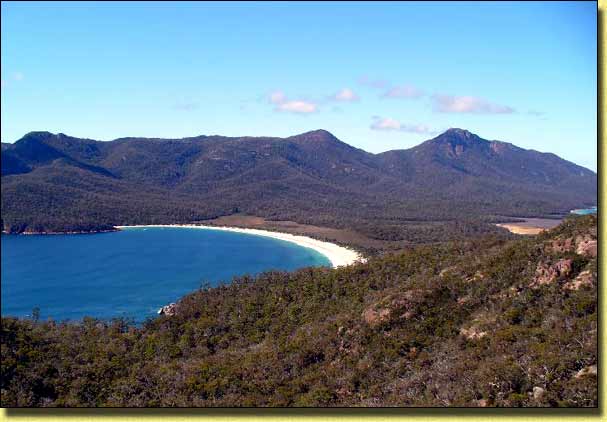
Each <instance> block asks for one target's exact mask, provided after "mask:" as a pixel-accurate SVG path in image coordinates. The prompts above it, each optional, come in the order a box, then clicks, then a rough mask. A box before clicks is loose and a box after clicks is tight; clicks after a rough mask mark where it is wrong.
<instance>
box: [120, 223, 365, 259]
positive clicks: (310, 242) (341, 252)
mask: <svg viewBox="0 0 607 422" xmlns="http://www.w3.org/2000/svg"><path fill="white" fill-rule="evenodd" d="M146 227H181V228H188V229H202V230H222V231H229V232H236V233H243V234H251V235H256V236H265V237H271V238H273V239H279V240H285V241H287V242H291V243H295V244H296V245H299V246H303V247H304V248H310V249H313V250H315V251H316V252H318V253H320V254H322V255H324V256H326V257H327V259H329V261H330V262H331V265H332V266H333V268H337V267H343V266H347V265H352V264H354V263H356V262H364V261H365V259H364V258H363V257H362V256H361V255H360V254H359V253H358V252H356V251H354V250H352V249H348V248H346V247H343V246H339V245H336V244H334V243H330V242H323V241H321V240H317V239H312V238H311V237H307V236H297V235H294V234H290V233H281V232H272V231H268V230H259V229H244V228H240V227H221V226H202V225H193V224H150V225H133V226H116V228H117V229H127V228H146Z"/></svg>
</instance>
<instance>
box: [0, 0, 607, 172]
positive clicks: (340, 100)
mask: <svg viewBox="0 0 607 422" xmlns="http://www.w3.org/2000/svg"><path fill="white" fill-rule="evenodd" d="M1 8H2V10H1V12H2V13H1V44H2V45H1V69H0V70H1V72H0V73H1V79H2V88H1V139H2V141H3V142H14V141H16V140H18V139H19V138H21V137H22V136H23V135H24V134H26V133H27V132H30V131H38V130H44V131H50V132H53V133H59V132H61V133H65V134H68V135H71V136H76V137H83V138H90V139H97V140H104V141H109V140H112V139H116V138H119V137H126V136H144V137H168V138H181V137H187V136H197V135H212V134H219V135H226V136H279V137H285V136H291V135H295V134H298V133H302V132H307V131H310V130H315V129H326V130H328V131H330V132H331V133H333V134H334V135H335V136H337V137H338V138H339V139H341V140H342V141H344V142H347V143H349V144H350V145H353V146H355V147H358V148H362V149H364V150H366V151H369V152H373V153H378V152H383V151H387V150H391V149H404V148H410V147H412V146H415V145H417V144H419V143H421V142H423V141H425V140H427V139H430V138H433V137H434V136H436V135H437V134H439V133H441V132H442V131H444V130H446V129H448V128H450V127H459V128H464V129H468V130H470V131H471V132H473V133H476V134H477V135H479V136H481V137H482V138H485V139H489V140H502V141H507V142H511V143H513V144H515V145H518V146H520V147H523V148H528V149H535V150H538V151H542V152H553V153H555V154H557V155H559V156H561V157H562V158H565V159H567V160H570V161H573V162H575V163H576V164H580V165H582V166H585V167H587V168H590V169H592V170H594V171H596V169H597V26H596V22H597V18H596V16H597V6H596V3H595V2H537V3H536V2H419V3H416V2H402V3H397V2H385V3H382V2H372V3H365V2H355V3H347V2H339V3H337V2H336V3H325V2H322V3H314V2H311V3H307V2H302V3H278V2H269V3H250V2H247V3H223V4H219V3H206V2H201V3H195V2H192V3H188V2H185V3H175V2H172V3H163V2H149V3H148V2H133V3H124V2H115V3H114V2H108V3H96V2H84V3H74V2H69V3H67V2H66V3H61V2H59V3H53V2H33V3H27V2H10V1H3V2H2V5H1Z"/></svg>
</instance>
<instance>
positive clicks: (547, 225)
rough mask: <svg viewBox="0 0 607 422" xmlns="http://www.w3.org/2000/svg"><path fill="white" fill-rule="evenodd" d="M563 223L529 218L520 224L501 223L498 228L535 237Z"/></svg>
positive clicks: (556, 220) (557, 220)
mask: <svg viewBox="0 0 607 422" xmlns="http://www.w3.org/2000/svg"><path fill="white" fill-rule="evenodd" d="M562 221H563V220H562V219H549V218H531V217H529V218H525V219H524V221H521V222H518V223H500V224H496V226H498V227H503V228H505V229H507V230H509V231H510V232H512V233H515V234H527V235H535V234H540V233H541V232H543V231H545V230H550V229H552V228H554V227H556V226H558V225H559V224H560V223H561V222H562Z"/></svg>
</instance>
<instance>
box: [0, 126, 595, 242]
mask: <svg viewBox="0 0 607 422" xmlns="http://www.w3.org/2000/svg"><path fill="white" fill-rule="evenodd" d="M1 167H2V187H3V189H2V222H3V226H4V229H5V230H6V231H8V232H20V231H23V230H30V229H31V228H32V227H33V226H36V227H38V229H39V230H36V231H44V228H45V227H53V228H54V229H57V230H60V231H61V230H63V229H62V226H66V227H67V226H69V227H70V228H72V229H73V228H74V227H73V226H74V224H75V222H80V223H78V224H80V225H82V226H83V227H95V226H96V225H98V224H101V225H102V226H103V227H107V226H108V225H109V226H111V225H120V224H127V223H141V224H143V223H148V222H149V223H151V222H156V223H160V222H189V221H194V220H205V219H208V218H214V217H216V216H219V215H228V214H231V213H233V212H235V210H239V212H244V213H247V214H250V215H258V216H261V217H265V218H269V219H284V220H293V221H297V222H300V223H309V224H317V225H321V226H323V225H325V226H331V227H336V228H344V227H350V228H360V227H361V226H367V225H369V224H371V225H373V226H377V225H378V224H380V225H389V226H394V225H397V224H398V223H399V222H402V221H412V220H414V221H447V220H465V219H467V218H468V217H473V218H474V219H477V220H478V219H480V220H483V221H489V220H491V218H493V219H494V217H491V216H496V215H512V216H543V215H549V214H554V213H566V212H568V210H570V209H573V208H577V207H580V206H584V205H595V204H596V196H597V186H596V184H597V183H596V182H597V176H596V174H595V173H594V172H592V171H591V170H588V169H585V168H583V167H581V166H578V165H576V164H573V163H570V162H568V161H566V160H563V159H561V158H559V157H557V156H556V155H553V154H548V153H539V152H536V151H533V150H525V149H522V148H519V147H516V146H514V145H512V144H508V143H505V142H501V141H488V140H485V139H483V138H481V137H479V136H477V135H475V134H473V133H471V132H469V131H467V130H464V129H457V128H454V129H450V130H448V131H446V132H444V133H443V134H440V135H438V136H436V137H435V138H432V139H430V140H427V141H425V142H422V143H420V144H419V145H416V146H414V147H412V148H408V149H401V150H391V151H386V152H383V153H378V154H373V153H370V152H367V151H364V150H362V149H359V148H356V147H353V146H351V145H349V144H347V143H345V142H343V141H341V140H339V139H338V138H337V137H335V136H334V135H333V134H331V133H330V132H328V131H326V130H323V129H317V130H312V131H308V132H305V133H301V134H298V135H293V136H290V137H287V138H278V137H223V136H219V135H211V136H206V135H200V136H195V137H189V138H181V139H164V138H131V137H130V138H118V139H116V140H113V141H95V140H91V139H81V138H75V137H71V136H68V135H65V134H62V133H60V134H52V133H50V132H42V131H38V132H30V133H28V134H26V135H25V136H24V137H22V138H21V139H20V140H18V141H17V142H15V143H14V144H10V145H8V146H5V144H3V148H2V166H1ZM78 186H87V191H86V195H84V193H82V192H79V191H78V190H77V189H80V188H79V187H78ZM148 192H157V193H158V194H159V195H161V196H162V195H163V194H164V195H166V197H167V200H166V201H160V203H159V201H158V199H151V198H148V197H147V195H148ZM160 192H163V194H161V193H160ZM154 195H156V193H154ZM76 197H77V198H84V197H89V198H91V199H90V201H89V202H90V203H91V204H92V205H87V204H86V203H83V201H84V200H83V199H79V200H74V198H76ZM49 198H52V199H53V200H52V201H51V203H55V204H56V205H54V206H52V207H50V208H49V207H48V203H49ZM129 202H132V203H139V204H140V206H139V208H138V209H134V208H133V207H132V206H130V205H129ZM42 204H45V205H44V207H43V206H42ZM141 204H144V205H143V207H141ZM88 208H91V209H88ZM142 208H143V209H142ZM144 210H145V211H144ZM171 210H173V211H171ZM171 214H175V216H177V215H178V216H179V217H178V218H177V217H174V218H172V217H171ZM160 220H161V221H160ZM77 226H78V225H77ZM40 229H41V230H40Z"/></svg>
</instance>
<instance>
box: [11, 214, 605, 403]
mask: <svg viewBox="0 0 607 422" xmlns="http://www.w3.org/2000/svg"><path fill="white" fill-rule="evenodd" d="M580 236H582V237H583V236H586V238H589V239H596V217H593V216H588V217H580V218H574V219H571V220H568V221H566V222H565V223H564V224H563V225H561V226H559V227H558V228H556V229H554V230H552V231H551V232H549V233H547V234H544V235H541V236H538V237H536V238H526V239H522V240H515V241H511V240H504V239H503V238H500V237H495V236H486V237H483V238H479V239H473V240H468V241H458V242H448V243H444V244H441V245H433V246H430V245H427V246H419V247H416V248H411V249H410V250H408V251H406V252H403V253H400V254H394V255H386V256H383V257H376V258H372V259H370V261H369V262H368V263H366V264H359V265H354V266H351V267H346V268H339V269H320V268H316V269H313V268H309V269H302V270H299V271H296V272H292V273H283V272H269V273H265V274H262V275H260V276H258V277H255V278H251V277H246V276H245V277H238V278H236V279H234V280H233V281H232V282H231V283H229V284H226V285H222V286H219V287H216V288H211V289H209V288H204V289H201V290H199V291H196V292H194V293H192V294H190V295H187V296H185V297H184V298H182V299H181V300H180V302H179V303H178V312H177V314H176V315H174V316H171V317H166V316H162V317H159V318H156V319H151V320H148V321H146V322H145V323H144V324H143V325H142V326H139V327H137V326H134V325H132V324H131V323H129V322H128V321H124V320H114V321H110V322H104V321H97V320H94V319H88V318H86V319H84V320H83V321H82V322H79V323H67V322H53V321H46V322H40V321H38V322H36V321H33V320H18V319H14V318H10V317H4V318H2V334H1V340H2V364H1V369H2V377H1V383H2V384H1V386H0V387H1V393H2V405H3V406H483V405H487V406H596V405H597V400H598V399H597V378H596V375H592V374H591V373H590V374H585V375H584V374H583V375H580V372H579V371H580V370H584V368H586V370H587V368H588V367H591V366H592V365H596V363H597V307H596V301H597V296H596V293H597V289H596V271H597V270H596V268H597V267H596V257H592V256H586V255H584V256H582V255H578V254H577V253H576V252H575V250H573V251H560V252H559V251H556V250H555V249H554V248H553V247H552V246H551V245H552V244H553V242H555V241H556V240H559V239H566V238H570V239H573V240H574V241H575V239H576V238H578V237H580ZM571 257H573V258H575V259H576V260H577V264H576V265H573V266H572V270H571V272H569V273H567V274H566V275H565V276H563V277H560V278H558V279H555V280H554V281H552V282H550V283H546V284H542V285H539V286H536V285H534V284H533V280H534V277H536V269H537V267H538V264H540V263H544V262H549V263H553V262H556V260H559V259H569V258H571ZM582 271H589V272H590V274H591V281H590V283H589V284H588V283H587V284H586V285H584V286H582V287H580V288H579V289H577V290H572V289H567V288H566V283H569V282H571V280H573V279H575V278H576V277H577V276H578V275H579V274H580V273H581V272H582ZM582 373H583V371H582Z"/></svg>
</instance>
